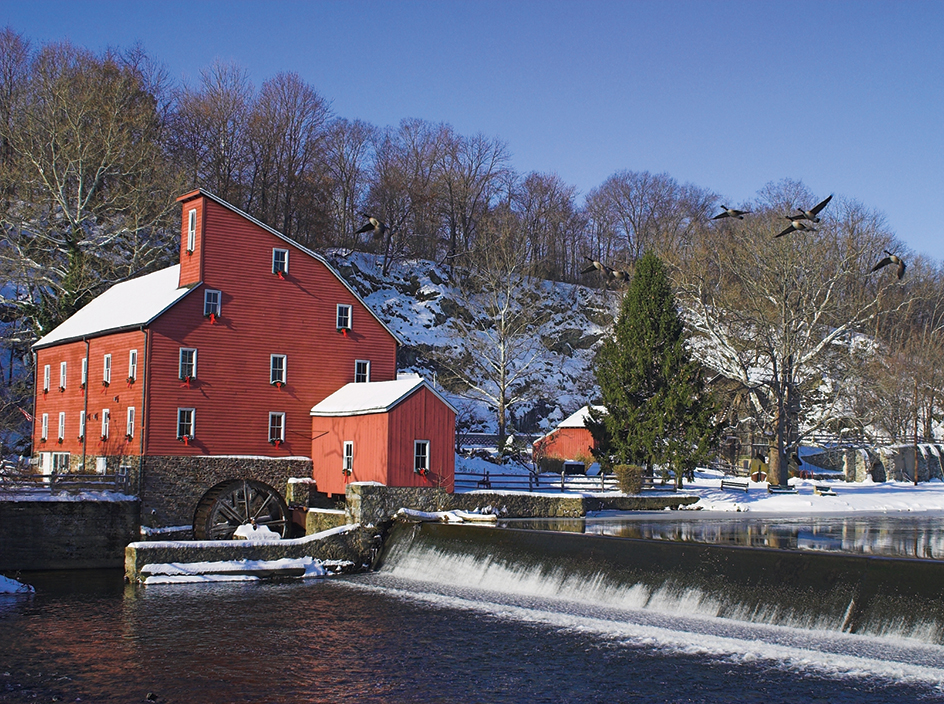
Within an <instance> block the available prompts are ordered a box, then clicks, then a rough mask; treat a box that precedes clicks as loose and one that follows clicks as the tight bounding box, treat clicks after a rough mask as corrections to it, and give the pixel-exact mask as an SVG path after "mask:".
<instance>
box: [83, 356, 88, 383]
mask: <svg viewBox="0 0 944 704" xmlns="http://www.w3.org/2000/svg"><path fill="white" fill-rule="evenodd" d="M87 383H88V357H86V358H85V359H83V360H82V388H83V389H84V388H85V385H86V384H87Z"/></svg>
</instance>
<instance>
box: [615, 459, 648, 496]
mask: <svg viewBox="0 0 944 704" xmlns="http://www.w3.org/2000/svg"><path fill="white" fill-rule="evenodd" d="M613 472H614V473H615V474H616V479H617V481H618V482H619V488H620V491H622V492H623V493H624V494H638V493H640V492H641V491H642V467H640V466H639V465H637V464H618V465H616V466H615V467H613Z"/></svg>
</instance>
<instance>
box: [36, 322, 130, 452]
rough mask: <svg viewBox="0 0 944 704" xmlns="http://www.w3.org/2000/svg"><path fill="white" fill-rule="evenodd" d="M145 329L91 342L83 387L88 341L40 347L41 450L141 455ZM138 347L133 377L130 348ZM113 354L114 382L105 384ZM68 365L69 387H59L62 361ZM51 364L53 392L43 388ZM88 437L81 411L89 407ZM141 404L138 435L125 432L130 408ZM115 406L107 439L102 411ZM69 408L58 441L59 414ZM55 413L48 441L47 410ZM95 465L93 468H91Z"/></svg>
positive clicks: (38, 415)
mask: <svg viewBox="0 0 944 704" xmlns="http://www.w3.org/2000/svg"><path fill="white" fill-rule="evenodd" d="M145 339H146V336H145V333H144V332H142V331H139V330H135V331H132V332H125V333H116V334H113V335H106V336H104V337H98V338H93V339H91V340H89V342H88V355H89V363H88V385H87V388H82V386H81V379H82V360H83V359H84V358H85V354H86V343H85V341H77V342H70V343H67V344H63V345H57V346H55V347H49V348H46V349H40V350H37V352H36V363H37V370H38V374H37V383H36V414H35V417H36V422H35V424H34V428H33V448H34V450H35V451H36V452H69V453H71V454H73V455H82V454H85V455H88V456H98V455H140V454H141V439H142V434H141V433H142V424H141V418H142V417H143V415H144V407H143V399H144V394H143V389H144V378H145V377H144V375H145V366H146V365H145ZM132 349H136V350H137V351H138V365H137V375H136V378H135V380H134V381H129V380H128V362H129V352H130V351H131V350H132ZM106 354H111V357H112V359H111V382H110V383H109V384H108V385H107V386H105V385H104V384H103V380H104V358H105V355H106ZM63 361H65V362H66V364H67V367H66V370H67V379H66V388H65V391H60V390H59V364H60V362H63ZM47 364H48V365H50V384H49V387H50V388H49V391H48V392H47V393H43V376H44V375H43V368H44V367H45V365H47ZM86 396H87V399H86ZM86 403H87V404H88V405H87V413H88V416H87V420H86V431H85V440H84V441H83V440H80V439H79V428H80V415H79V414H80V412H82V411H83V410H86ZM129 406H131V407H134V409H135V429H134V436H133V437H132V438H131V439H130V440H129V439H128V438H126V437H125V434H126V422H127V414H128V407H129ZM106 408H107V409H108V410H109V414H110V422H109V433H108V438H107V439H106V440H102V434H101V430H102V422H101V418H102V411H103V410H104V409H106ZM61 411H64V412H65V414H66V417H65V437H64V439H63V441H62V443H61V444H60V443H59V442H58V431H59V413H60V412H61ZM43 413H47V414H48V415H49V432H48V435H47V437H46V441H45V442H43V441H42V437H41V435H42V414H43ZM87 469H90V468H87Z"/></svg>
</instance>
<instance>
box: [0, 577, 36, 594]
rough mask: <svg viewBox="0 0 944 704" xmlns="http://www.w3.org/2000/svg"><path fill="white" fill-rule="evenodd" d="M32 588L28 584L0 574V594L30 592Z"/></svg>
mask: <svg viewBox="0 0 944 704" xmlns="http://www.w3.org/2000/svg"><path fill="white" fill-rule="evenodd" d="M32 592H33V588H32V587H31V586H30V585H29V584H23V583H22V582H17V581H16V580H15V579H10V578H9V577H4V576H3V575H0V595H3V594H32Z"/></svg>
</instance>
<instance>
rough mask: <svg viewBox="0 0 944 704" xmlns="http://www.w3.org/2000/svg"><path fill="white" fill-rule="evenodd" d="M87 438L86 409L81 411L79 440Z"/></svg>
mask: <svg viewBox="0 0 944 704" xmlns="http://www.w3.org/2000/svg"><path fill="white" fill-rule="evenodd" d="M84 439H85V411H79V440H84Z"/></svg>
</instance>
